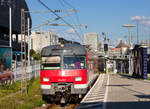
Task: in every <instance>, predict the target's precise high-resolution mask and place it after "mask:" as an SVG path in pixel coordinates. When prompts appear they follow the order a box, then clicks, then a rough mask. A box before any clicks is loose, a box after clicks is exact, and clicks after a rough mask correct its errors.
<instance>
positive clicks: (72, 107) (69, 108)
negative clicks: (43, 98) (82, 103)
mask: <svg viewBox="0 0 150 109" xmlns="http://www.w3.org/2000/svg"><path fill="white" fill-rule="evenodd" d="M77 106H78V104H67V105H65V106H61V105H57V104H46V105H43V106H41V107H36V108H34V109H76V108H77Z"/></svg>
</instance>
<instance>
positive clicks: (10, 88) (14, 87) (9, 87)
mask: <svg viewBox="0 0 150 109" xmlns="http://www.w3.org/2000/svg"><path fill="white" fill-rule="evenodd" d="M20 88H21V85H20V82H16V83H13V84H6V85H0V97H4V96H7V95H9V94H11V93H15V92H17V91H19V90H20Z"/></svg>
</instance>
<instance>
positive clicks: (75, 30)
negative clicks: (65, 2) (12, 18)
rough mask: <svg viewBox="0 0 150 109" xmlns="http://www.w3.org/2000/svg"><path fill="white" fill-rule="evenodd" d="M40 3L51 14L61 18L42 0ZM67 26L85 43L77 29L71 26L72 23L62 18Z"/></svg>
mask: <svg viewBox="0 0 150 109" xmlns="http://www.w3.org/2000/svg"><path fill="white" fill-rule="evenodd" d="M38 1H39V3H41V4H42V5H43V6H44V7H45V8H47V9H48V10H49V11H50V12H52V13H53V14H54V15H55V16H57V17H59V18H60V16H59V15H58V14H56V13H55V12H54V11H53V10H52V9H51V8H49V7H48V6H47V5H46V4H44V3H43V2H42V1H41V0H38ZM60 19H61V20H62V21H63V22H64V23H65V24H67V25H68V26H70V27H71V28H72V29H73V30H74V32H75V33H76V34H77V36H78V37H80V39H81V40H82V41H83V39H82V38H81V36H80V34H79V33H78V32H77V31H76V29H75V28H74V27H73V26H72V25H70V23H68V22H67V21H66V20H64V19H63V18H60Z"/></svg>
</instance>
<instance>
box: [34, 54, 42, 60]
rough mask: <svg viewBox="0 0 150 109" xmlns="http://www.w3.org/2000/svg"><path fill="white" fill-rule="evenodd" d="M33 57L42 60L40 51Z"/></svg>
mask: <svg viewBox="0 0 150 109" xmlns="http://www.w3.org/2000/svg"><path fill="white" fill-rule="evenodd" d="M33 58H34V59H35V60H40V58H41V57H40V53H36V54H34V55H33Z"/></svg>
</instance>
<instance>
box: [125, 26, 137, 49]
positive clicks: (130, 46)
mask: <svg viewBox="0 0 150 109" xmlns="http://www.w3.org/2000/svg"><path fill="white" fill-rule="evenodd" d="M122 27H126V28H128V33H129V46H130V47H131V32H130V28H132V27H136V25H129V24H124V25H123V26H122Z"/></svg>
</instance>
